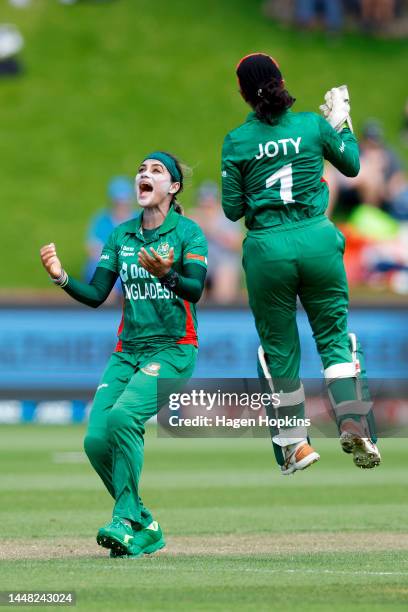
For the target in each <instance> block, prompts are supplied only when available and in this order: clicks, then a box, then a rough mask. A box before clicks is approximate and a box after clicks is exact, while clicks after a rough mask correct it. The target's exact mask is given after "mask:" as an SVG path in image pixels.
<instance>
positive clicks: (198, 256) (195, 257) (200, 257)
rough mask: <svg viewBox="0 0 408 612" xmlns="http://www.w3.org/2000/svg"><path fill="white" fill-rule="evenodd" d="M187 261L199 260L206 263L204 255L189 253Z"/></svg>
mask: <svg viewBox="0 0 408 612" xmlns="http://www.w3.org/2000/svg"><path fill="white" fill-rule="evenodd" d="M186 259H198V260H199V261H203V262H204V263H205V257H204V255H195V254H194V253H187V255H186Z"/></svg>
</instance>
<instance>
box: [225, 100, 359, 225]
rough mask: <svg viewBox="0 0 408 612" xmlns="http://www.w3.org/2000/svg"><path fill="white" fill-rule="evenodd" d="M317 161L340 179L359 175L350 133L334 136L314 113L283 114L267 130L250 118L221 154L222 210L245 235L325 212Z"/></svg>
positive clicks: (234, 132)
mask: <svg viewBox="0 0 408 612" xmlns="http://www.w3.org/2000/svg"><path fill="white" fill-rule="evenodd" d="M323 159H327V160H328V161H330V162H331V163H332V164H333V165H334V166H335V167H336V168H338V170H340V172H342V173H343V174H345V175H346V176H356V175H357V174H358V172H359V169H360V162H359V150H358V144H357V140H356V138H355V137H354V135H353V133H352V132H351V131H350V130H349V129H347V128H345V129H343V130H342V132H341V133H340V134H338V133H337V132H336V131H335V130H334V129H333V128H332V127H331V125H330V124H329V123H328V122H327V121H326V119H323V117H321V116H320V115H317V114H316V113H293V112H292V111H290V110H288V111H286V112H284V113H283V114H282V115H280V116H279V117H277V119H276V122H275V123H273V124H268V123H264V122H262V121H260V120H259V119H258V118H257V116H256V114H255V113H254V112H252V113H250V114H249V116H248V118H247V120H246V122H245V123H244V124H242V125H240V126H239V127H237V128H236V129H234V130H232V131H231V132H229V133H228V134H227V136H226V138H225V140H224V145H223V149H222V205H223V208H224V212H225V214H226V216H227V217H228V218H229V219H232V220H233V221H236V220H237V219H240V218H241V217H244V216H245V225H246V226H247V228H248V229H260V228H265V227H273V226H276V225H281V224H285V223H293V222H296V221H299V220H302V219H307V218H310V217H315V216H318V215H321V214H323V213H324V212H325V210H326V208H327V204H328V199H329V190H328V185H327V183H326V181H325V180H324V179H323V177H322V175H323Z"/></svg>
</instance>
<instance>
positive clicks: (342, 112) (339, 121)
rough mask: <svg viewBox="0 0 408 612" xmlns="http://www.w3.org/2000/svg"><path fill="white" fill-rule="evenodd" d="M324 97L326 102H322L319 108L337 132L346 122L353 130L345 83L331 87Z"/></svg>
mask: <svg viewBox="0 0 408 612" xmlns="http://www.w3.org/2000/svg"><path fill="white" fill-rule="evenodd" d="M324 99H325V101H326V103H325V104H322V105H321V106H320V107H319V108H320V111H321V112H322V114H323V115H324V117H325V118H326V119H327V121H328V122H329V123H330V125H331V126H332V127H333V128H334V129H335V130H336V131H337V132H340V131H341V130H342V129H343V126H344V124H345V123H347V125H348V127H349V128H350V130H351V131H353V124H352V123H351V117H350V96H349V92H348V89H347V85H341V86H340V87H333V89H330V91H328V92H327V93H326V95H325V96H324Z"/></svg>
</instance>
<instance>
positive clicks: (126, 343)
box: [41, 151, 207, 557]
mask: <svg viewBox="0 0 408 612" xmlns="http://www.w3.org/2000/svg"><path fill="white" fill-rule="evenodd" d="M135 186H136V195H137V200H138V203H139V205H140V206H141V207H142V212H141V213H140V214H139V215H138V216H137V217H136V218H135V219H132V220H130V221H128V222H126V223H123V224H122V225H119V226H118V227H117V228H116V229H115V230H114V231H113V232H112V234H111V236H110V238H109V240H108V242H107V243H106V245H105V247H104V249H103V251H102V255H101V257H100V261H99V264H98V267H97V269H96V272H95V275H94V276H93V278H92V280H91V282H90V283H89V284H85V283H81V282H79V281H77V280H75V279H74V278H71V277H69V276H68V274H67V273H66V272H65V271H64V270H63V268H62V266H61V262H60V260H59V259H58V256H57V253H56V249H55V245H54V244H53V243H52V244H49V245H46V246H44V247H43V248H42V249H41V259H42V262H43V265H44V267H45V269H46V270H47V272H48V273H49V275H50V277H51V279H52V280H53V281H54V282H55V283H56V284H57V285H60V286H61V287H62V288H63V289H64V290H65V291H66V292H67V293H68V294H69V295H71V296H72V297H73V298H74V299H76V300H78V301H80V302H83V303H84V304H87V305H88V306H92V307H95V308H96V307H97V306H99V305H100V304H102V303H103V302H104V301H105V300H106V298H107V297H108V295H109V293H110V291H111V290H112V288H113V286H114V284H115V281H116V279H117V278H118V276H119V277H120V279H121V283H122V289H123V297H124V307H123V317H122V322H121V324H120V327H119V330H118V337H119V340H118V343H117V346H116V350H115V352H114V353H113V354H112V356H111V357H110V359H109V361H108V364H107V366H106V369H105V371H104V373H103V375H102V378H101V381H100V384H99V386H98V388H97V390H96V394H95V398H94V402H93V406H92V410H91V413H90V417H89V423H88V430H87V433H86V437H85V441H84V446H85V451H86V454H87V455H88V457H89V460H90V462H91V464H92V466H93V467H94V468H95V470H96V472H97V473H98V474H99V476H100V477H101V479H102V481H103V483H104V484H105V486H106V488H107V490H108V491H109V493H110V494H111V495H112V497H113V498H114V500H115V503H114V508H113V519H112V521H111V522H109V523H108V524H107V525H105V526H104V527H102V528H101V529H100V530H99V531H98V534H97V542H98V544H100V545H101V546H104V547H106V548H109V549H110V550H111V556H129V557H139V556H141V555H143V554H146V553H147V554H149V553H152V552H155V551H156V550H158V549H160V548H162V547H163V546H164V544H165V542H164V538H163V534H162V531H161V529H160V526H159V524H158V523H157V521H155V520H153V517H152V515H151V513H150V511H149V510H148V509H147V508H146V507H145V506H144V505H143V503H142V500H141V498H140V491H139V481H140V475H141V471H142V465H143V445H144V433H145V428H144V424H145V422H146V421H147V420H148V419H149V418H150V417H152V416H153V415H155V414H156V413H157V412H158V409H159V408H160V401H159V400H158V397H157V395H158V380H159V379H160V378H163V379H169V378H170V379H178V380H179V381H180V384H181V382H182V380H183V379H184V380H185V379H186V378H189V377H191V374H192V372H193V369H194V365H195V362H196V357H197V346H198V344H197V321H196V312H195V303H196V302H197V301H198V300H199V299H200V296H201V293H202V291H203V287H204V280H205V275H206V264H207V241H206V239H205V236H204V234H203V232H202V231H201V229H200V227H199V226H198V225H197V224H196V223H195V222H194V221H192V220H190V219H187V218H186V217H184V216H183V215H182V209H181V207H180V205H179V204H178V202H177V200H176V194H178V193H180V192H181V190H182V188H183V173H182V169H181V167H180V164H179V163H178V161H177V160H176V159H175V158H174V157H173V156H172V155H169V154H167V153H163V152H161V151H159V152H155V153H151V154H150V155H148V156H147V157H146V158H145V159H144V161H143V162H142V164H141V166H140V167H139V170H138V173H137V176H136V182H135ZM171 384H173V383H171ZM174 384H175V385H177V384H178V383H177V380H175V381H174Z"/></svg>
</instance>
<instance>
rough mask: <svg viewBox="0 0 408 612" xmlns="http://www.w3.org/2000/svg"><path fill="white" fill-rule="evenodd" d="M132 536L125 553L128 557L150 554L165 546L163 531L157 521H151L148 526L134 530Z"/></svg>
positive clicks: (135, 557)
mask: <svg viewBox="0 0 408 612" xmlns="http://www.w3.org/2000/svg"><path fill="white" fill-rule="evenodd" d="M133 536H134V537H133V540H132V541H131V543H130V546H129V549H128V550H129V552H128V553H127V557H128V558H129V557H131V558H133V559H137V558H138V557H142V556H143V555H151V554H152V553H154V552H156V551H157V550H160V549H161V548H164V546H166V542H165V540H164V538H163V532H162V530H161V528H160V525H159V523H158V522H157V521H153V522H152V523H150V525H149V526H148V527H145V528H144V529H141V530H140V531H134V532H133Z"/></svg>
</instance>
